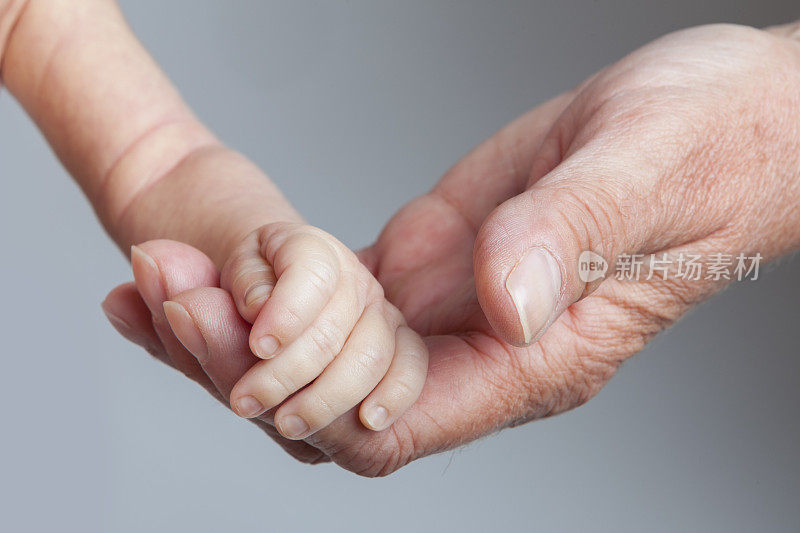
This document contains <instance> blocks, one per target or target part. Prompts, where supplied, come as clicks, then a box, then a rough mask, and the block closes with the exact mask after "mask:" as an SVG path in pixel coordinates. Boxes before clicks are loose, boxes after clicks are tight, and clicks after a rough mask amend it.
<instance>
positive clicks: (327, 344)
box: [308, 324, 344, 356]
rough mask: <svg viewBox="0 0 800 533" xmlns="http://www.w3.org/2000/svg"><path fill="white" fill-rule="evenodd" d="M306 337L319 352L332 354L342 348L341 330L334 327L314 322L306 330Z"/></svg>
mask: <svg viewBox="0 0 800 533" xmlns="http://www.w3.org/2000/svg"><path fill="white" fill-rule="evenodd" d="M308 339H309V341H310V342H311V344H312V345H313V347H314V349H315V350H316V351H318V352H319V353H323V354H325V355H329V356H333V355H335V354H337V353H339V351H340V350H341V348H342V344H344V339H343V338H342V335H341V332H340V331H339V330H338V329H337V328H334V327H328V326H325V325H319V324H315V325H313V326H311V328H310V329H309V330H308Z"/></svg>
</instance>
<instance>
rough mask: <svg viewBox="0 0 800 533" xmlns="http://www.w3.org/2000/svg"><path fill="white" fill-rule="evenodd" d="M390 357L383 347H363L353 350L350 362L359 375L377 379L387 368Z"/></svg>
mask: <svg viewBox="0 0 800 533" xmlns="http://www.w3.org/2000/svg"><path fill="white" fill-rule="evenodd" d="M391 355H392V354H391V353H390V352H389V351H388V350H386V348H385V347H384V346H376V345H370V346H364V347H360V348H358V349H356V350H354V353H353V357H352V362H353V366H354V367H355V369H356V371H357V372H358V373H359V374H360V375H363V376H370V377H373V378H379V377H381V375H382V374H383V372H384V371H385V369H386V367H387V366H388V364H389V362H390V360H391Z"/></svg>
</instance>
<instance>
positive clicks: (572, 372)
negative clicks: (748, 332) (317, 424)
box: [0, 0, 800, 476]
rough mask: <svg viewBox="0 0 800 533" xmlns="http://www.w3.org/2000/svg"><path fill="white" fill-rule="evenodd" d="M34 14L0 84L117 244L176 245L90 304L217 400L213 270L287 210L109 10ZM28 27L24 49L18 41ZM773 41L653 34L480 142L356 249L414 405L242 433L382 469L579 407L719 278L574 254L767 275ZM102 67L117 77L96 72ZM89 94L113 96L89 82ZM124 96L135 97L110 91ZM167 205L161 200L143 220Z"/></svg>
mask: <svg viewBox="0 0 800 533" xmlns="http://www.w3.org/2000/svg"><path fill="white" fill-rule="evenodd" d="M43 5H44V4H42V3H39V2H35V1H33V0H32V1H30V2H28V3H27V5H26V4H25V3H24V2H19V3H9V2H2V3H0V7H1V8H2V9H0V13H2V16H0V37H2V38H3V41H0V46H2V49H3V54H4V55H3V64H2V75H3V81H4V82H5V83H6V84H7V86H8V87H9V89H10V90H11V91H12V93H13V94H14V95H15V96H16V97H17V98H18V99H19V100H20V102H21V103H22V104H23V106H24V107H25V109H26V110H27V111H28V112H29V114H31V116H32V117H33V118H34V119H35V120H36V121H37V124H38V125H39V126H40V128H42V130H43V131H44V133H45V135H46V136H47V138H48V141H49V142H50V143H51V144H52V145H53V146H54V149H55V150H56V152H57V153H58V155H59V157H60V158H61V160H62V161H63V162H64V164H65V165H66V166H67V168H68V169H69V170H70V172H71V173H72V174H73V175H74V176H75V177H76V179H77V180H78V181H79V183H80V184H81V186H82V187H83V188H84V190H85V191H86V193H87V195H88V196H89V197H90V199H92V201H93V203H94V205H95V207H96V209H97V211H98V214H99V215H100V217H101V220H102V221H103V222H104V224H105V225H106V227H107V229H108V230H109V232H110V233H111V235H112V236H113V237H114V238H115V240H116V241H117V242H118V243H119V244H120V245H121V246H122V247H123V248H126V247H127V246H128V245H129V244H131V243H136V242H142V241H148V240H149V239H154V238H157V237H166V238H169V239H176V240H179V241H183V242H185V243H188V244H181V243H178V242H174V241H166V240H156V241H149V242H145V243H144V244H142V245H141V250H143V251H144V256H141V255H140V256H135V257H134V258H133V270H134V277H135V279H136V285H135V286H134V285H131V284H126V285H123V286H120V287H118V288H117V289H115V290H114V291H112V292H111V293H110V294H109V296H108V298H107V299H106V301H105V302H104V309H105V310H106V312H107V314H108V315H109V317H110V319H111V321H112V324H114V326H115V327H116V328H117V329H118V330H120V332H121V333H122V334H123V335H124V336H126V337H127V338H129V339H130V340H132V341H133V342H136V343H137V344H139V345H142V346H144V347H145V348H147V349H148V351H150V352H151V353H153V354H154V355H155V356H156V357H158V358H159V359H160V360H162V361H164V362H165V363H167V364H169V365H171V366H173V367H175V368H177V369H179V370H180V371H182V372H184V373H185V374H186V375H187V377H189V378H190V379H193V380H195V381H197V382H198V383H200V384H201V385H203V386H204V387H205V388H206V389H207V390H209V391H210V392H211V393H212V394H213V395H214V396H215V397H217V398H220V399H221V400H222V401H226V402H227V399H228V397H229V394H230V391H231V389H232V387H233V385H234V384H235V382H236V381H237V380H238V379H239V378H240V377H241V376H242V375H243V374H244V373H245V372H246V371H247V370H248V369H249V368H250V367H251V366H252V365H253V364H254V363H255V362H256V361H257V360H256V359H255V357H254V356H253V355H252V353H251V352H250V348H249V345H248V335H249V325H248V323H247V322H245V321H244V320H243V319H242V318H241V317H240V316H239V313H238V312H237V309H236V304H235V303H234V301H233V300H232V298H231V296H230V294H229V293H228V292H226V291H224V290H222V289H220V288H219V272H218V270H217V268H218V266H220V265H222V264H223V263H224V262H225V260H226V259H227V258H228V257H230V254H231V250H232V249H233V248H234V247H235V246H236V245H237V244H238V243H239V242H240V241H241V239H242V238H243V237H244V236H245V235H247V234H249V233H250V232H251V231H253V230H254V229H255V228H257V227H259V226H262V225H264V224H268V223H271V222H275V221H276V220H281V221H285V220H291V221H298V222H299V221H300V218H299V215H297V214H296V213H295V212H294V211H293V210H292V209H291V207H290V206H288V204H286V202H285V200H283V198H282V197H281V195H280V193H279V192H278V191H277V190H276V189H275V188H274V187H273V186H272V185H271V184H270V183H269V182H268V180H267V179H266V178H265V176H264V175H263V173H261V172H260V171H259V170H258V169H257V168H255V167H254V166H253V165H252V164H251V163H249V162H248V161H247V160H246V159H244V158H243V157H241V156H239V155H238V154H235V153H233V152H231V151H229V150H227V149H225V148H224V147H221V146H220V145H219V143H218V142H217V141H216V140H215V139H214V138H213V136H211V134H209V133H208V132H207V131H206V130H205V129H204V128H203V127H202V126H201V125H199V123H197V122H196V119H194V117H193V116H192V115H191V113H190V112H189V111H188V110H186V109H185V106H184V105H183V104H182V102H181V101H180V99H179V97H177V95H176V94H175V93H174V90H173V89H172V88H171V87H170V86H169V84H168V82H166V81H165V78H164V77H163V75H161V74H160V73H158V71H157V69H156V68H155V67H154V65H152V61H151V60H149V58H147V56H146V54H144V52H143V51H141V50H140V48H138V45H137V44H136V43H135V40H134V39H133V38H132V37H131V36H130V35H129V33H128V31H127V28H125V27H124V23H122V22H121V18H120V17H119V15H118V13H116V10H115V9H114V8H113V7H111V8H110V7H109V5H112V4H110V3H109V2H104V1H101V0H86V1H85V2H82V3H80V4H72V3H68V2H62V1H56V0H53V2H51V3H48V4H47V6H46V9H45V8H43V7H42V6H43ZM75 5H79V6H80V8H79V9H77V8H74V6H75ZM65 6H68V7H65ZM59 10H65V11H61V12H59ZM59 14H60V15H66V16H58V15H59ZM98 19H99V20H104V21H105V20H107V21H110V22H109V23H108V24H98V23H96V21H97V20H98ZM9 21H10V22H9ZM42 21H45V22H47V27H48V28H49V31H48V32H47V33H46V34H43V35H44V36H42V35H39V33H38V32H36V31H35V28H36V27H37V26H36V25H37V24H44V23H42ZM76 28H77V29H79V30H81V31H74V30H75V29H76ZM797 28H798V27H797V25H792V26H786V27H782V28H775V29H772V30H770V31H769V32H765V31H759V30H755V29H752V28H747V27H739V26H729V25H716V26H706V27H700V28H694V29H690V30H685V31H682V32H677V33H675V34H671V35H668V36H666V37H664V38H661V39H659V40H657V41H654V42H653V43H651V44H649V45H647V46H645V47H643V48H642V49H640V50H638V51H636V52H634V53H633V54H631V55H629V56H627V57H626V58H624V59H622V60H621V61H620V62H618V63H616V64H615V65H612V66H610V67H609V68H607V69H605V70H603V71H601V72H600V73H598V74H596V75H594V76H593V77H591V78H589V80H587V82H585V83H584V84H583V85H581V86H580V87H578V88H576V89H575V90H573V91H570V92H569V93H566V94H564V95H562V96H559V97H557V98H556V99H554V100H552V101H550V102H548V103H546V104H544V105H542V106H540V107H539V108H537V109H535V110H533V111H531V112H529V113H528V114H526V115H525V116H523V117H521V118H520V119H518V120H517V121H515V122H514V123H512V124H511V125H509V126H508V127H506V128H505V129H504V130H502V131H501V132H499V133H498V134H496V135H495V136H493V137H492V138H491V139H490V140H488V141H487V142H486V143H484V144H483V145H481V146H480V147H478V148H477V149H476V150H475V151H473V152H472V153H471V154H470V155H468V156H467V157H466V158H465V159H463V160H462V161H461V162H460V163H458V164H457V165H456V166H455V167H454V168H453V169H452V170H451V171H450V172H448V174H447V175H446V176H445V177H444V178H443V179H442V180H441V182H440V183H439V184H438V185H437V186H436V187H435V188H434V189H433V191H432V192H430V193H429V194H427V195H424V196H422V197H420V198H418V199H416V200H414V201H413V202H411V203H410V204H409V205H408V206H406V207H405V208H404V209H403V210H401V212H400V213H398V214H397V215H396V216H395V217H394V218H393V219H392V220H391V221H390V222H389V224H388V225H387V227H386V228H385V229H384V231H383V233H382V234H381V236H380V237H379V239H378V241H377V242H376V244H375V245H374V246H372V247H370V248H369V249H367V250H364V251H362V253H361V254H360V257H361V259H362V261H363V262H364V264H365V265H366V266H367V267H368V268H369V269H370V270H371V271H372V273H373V274H374V275H375V277H376V278H377V280H378V281H379V282H380V284H381V285H382V286H383V290H384V292H385V295H386V297H387V299H388V300H389V301H391V302H392V303H393V304H394V305H396V306H397V307H398V308H399V309H400V311H401V312H402V313H403V315H404V316H405V317H406V320H407V322H408V324H409V325H410V326H411V328H413V329H414V330H416V331H417V332H418V333H420V334H422V335H424V336H425V343H426V345H427V347H428V349H429V351H430V357H431V359H430V366H429V371H428V377H427V381H426V383H425V387H424V389H423V391H422V395H421V397H420V399H419V400H418V401H417V403H415V404H414V405H413V406H412V407H411V408H410V409H409V410H408V411H407V412H406V414H405V415H404V416H403V417H402V418H401V419H400V420H398V421H397V422H396V423H395V424H393V425H392V426H391V427H390V428H389V429H387V430H385V431H381V432H373V431H370V430H367V429H366V428H364V426H363V425H362V424H361V422H360V420H359V418H358V413H357V409H353V410H351V411H350V412H348V413H346V414H345V415H343V416H341V417H340V418H338V419H337V420H336V421H334V422H333V423H332V424H331V425H330V426H328V427H327V428H325V429H323V430H322V431H319V432H317V433H316V434H314V435H312V436H311V437H309V438H307V439H306V440H305V442H303V441H289V440H287V439H284V438H282V437H280V436H279V435H278V434H277V432H276V431H275V429H274V427H273V426H272V424H273V420H272V415H273V414H274V413H273V412H272V411H268V412H267V413H265V414H264V415H262V416H261V417H260V418H258V419H255V420H254V423H256V425H258V426H259V427H260V428H262V429H263V430H264V431H265V432H267V433H268V434H269V435H270V436H271V437H272V438H273V439H275V440H276V441H277V442H278V443H279V444H280V445H281V446H282V447H283V448H284V449H286V450H287V451H288V452H289V453H291V454H292V455H293V456H295V457H297V458H298V459H300V460H302V461H305V462H311V463H316V462H324V461H328V460H332V461H334V462H336V463H337V464H339V465H340V466H342V467H344V468H346V469H349V470H351V471H353V472H356V473H359V474H362V475H368V476H376V475H385V474H388V473H391V472H393V471H395V470H396V469H398V468H400V467H402V466H403V465H405V464H407V463H408V462H410V461H412V460H414V459H416V458H419V457H422V456H425V455H429V454H431V453H435V452H438V451H442V450H446V449H449V448H452V447H454V446H457V445H459V444H461V443H464V442H467V441H470V440H473V439H476V438H479V437H480V436H482V435H485V434H488V433H490V432H493V431H497V430H499V429H502V428H504V427H509V426H513V425H518V424H521V423H524V422H526V421H529V420H533V419H536V418H540V417H543V416H549V415H552V414H556V413H559V412H562V411H564V410H567V409H570V408H573V407H575V406H578V405H580V404H582V403H583V402H585V401H587V400H588V399H590V398H591V397H592V396H593V395H594V394H595V393H596V392H597V391H598V390H599V389H600V388H601V387H602V386H603V385H604V384H605V383H606V382H607V381H608V380H609V379H610V378H611V376H612V375H613V374H614V372H615V370H616V368H617V367H618V366H619V365H620V364H621V363H622V362H623V361H624V360H625V359H626V358H627V357H629V356H630V355H632V354H633V353H636V352H638V351H639V350H641V349H642V347H643V346H644V345H645V344H646V343H647V341H648V340H649V339H651V338H652V336H653V335H655V334H656V333H658V332H659V331H661V330H663V329H664V328H666V327H667V326H668V325H670V324H671V323H673V322H674V321H675V320H677V319H678V318H679V317H680V316H681V315H682V314H683V313H684V312H686V311H687V310H688V309H689V308H691V307H692V306H693V305H695V304H696V303H698V302H700V301H702V300H703V299H705V298H707V297H708V296H710V295H711V294H713V293H714V292H717V291H719V290H720V289H721V288H723V286H724V285H725V282H724V281H720V282H712V281H706V280H703V281H700V282H691V283H690V282H684V283H681V282H675V281H670V282H663V281H659V280H650V281H646V282H644V281H642V282H638V283H625V282H619V281H616V280H613V279H609V280H606V281H605V282H603V283H593V284H590V286H588V287H587V286H585V285H584V284H582V283H580V281H579V280H578V279H577V278H576V276H575V273H574V271H573V269H572V268H570V267H569V265H573V264H574V262H573V260H574V255H575V253H576V252H577V251H579V250H584V249H590V250H594V251H596V252H598V253H600V254H601V255H603V256H604V257H606V258H607V259H611V260H613V258H614V257H616V256H618V255H619V254H620V253H623V252H627V253H654V252H659V253H661V252H667V253H670V254H673V255H674V254H678V253H680V252H681V251H687V252H692V253H714V252H726V253H734V254H735V253H739V252H745V253H748V254H749V255H752V254H754V253H755V252H759V253H761V254H762V255H763V256H764V257H765V259H773V258H776V257H779V256H781V255H783V254H786V253H789V252H791V251H793V250H796V249H797V247H798V244H799V243H800V236H799V235H798V233H800V210H798V209H797V200H796V199H797V198H798V197H799V196H798V193H800V190H799V189H800V183H799V182H800V178H798V166H799V165H798V154H800V151H799V150H798V148H799V147H800V134H798V124H800V121H799V120H798V118H800V103H798V98H799V97H800V96H799V95H798V91H797V87H798V86H800V83H799V82H800V45H798V42H797V39H796V37H797V35H798V31H797ZM52 36H55V37H52ZM120 36H121V37H120ZM33 37H36V38H35V39H34V38H33ZM40 37H41V38H40ZM51 37H52V39H51ZM93 43H98V45H97V46H95V47H94V48H93ZM110 43H116V44H115V45H114V46H109V44H110ZM87 51H89V52H92V53H91V54H87ZM95 60H96V64H95V63H93V61H95ZM117 64H123V65H124V66H125V68H124V69H119V70H116V71H113V72H112V71H109V70H108V68H109V66H113V65H117ZM67 66H69V68H67ZM97 72H103V77H102V79H101V78H97V76H98V74H97ZM43 80H44V81H43ZM81 80H83V81H81ZM87 80H88V82H87ZM92 80H95V81H97V82H98V83H91V81H92ZM108 80H122V81H120V82H119V84H118V85H114V83H111V85H108V84H103V83H100V81H103V82H104V83H105V82H107V81H108ZM79 82H80V83H79ZM131 82H137V83H141V84H142V86H141V87H140V86H136V85H135V86H134V89H135V90H133V91H130V92H120V91H121V87H128V86H129V85H131ZM42 87H44V89H40V88H42ZM143 87H144V89H146V90H144V89H143ZM132 94H133V95H136V96H147V97H149V96H153V98H154V101H149V100H145V101H141V100H139V99H137V98H135V97H133V96H131V95H132ZM120 99H122V101H124V103H125V105H123V106H119V105H118V103H119V101H120ZM119 109H122V110H123V112H124V113H123V114H124V116H122V117H120V115H119ZM74 110H81V111H82V113H84V114H78V115H77V116H74V115H73V114H71V112H72V111H74ZM87 110H88V111H87ZM141 110H146V111H147V113H144V112H139V111H141ZM86 113H88V114H86ZM128 117H135V119H136V120H133V121H131V120H122V119H124V118H128ZM223 189H224V190H225V191H227V194H226V195H223V196H220V193H219V191H220V190H223ZM236 191H242V194H236ZM176 199H180V200H181V205H182V206H184V207H182V209H181V210H179V211H178V212H177V215H179V216H171V217H170V218H169V219H168V220H165V219H164V217H163V216H160V214H161V213H163V212H165V211H168V210H167V209H165V207H166V206H174V205H176ZM264 206H270V208H269V209H265V207H264ZM199 220H201V221H203V224H198V223H197V221H199ZM190 245H191V246H190ZM532 246H540V247H545V248H547V249H548V250H550V251H552V252H553V253H554V255H556V256H557V259H558V261H559V262H560V266H561V270H562V272H561V274H562V279H563V284H562V287H561V292H560V294H559V296H558V302H557V305H556V312H557V314H558V315H559V316H558V318H557V320H554V321H553V323H552V324H551V325H550V327H549V328H548V329H547V331H546V333H545V334H544V336H542V337H541V338H540V339H539V340H538V341H537V342H536V343H534V344H532V345H530V346H527V347H525V346H520V344H521V343H522V340H523V339H522V328H521V325H520V324H519V320H518V317H517V314H516V312H515V310H514V308H513V305H512V301H511V298H510V296H509V294H508V291H507V290H506V285H505V281H506V278H507V276H508V273H509V272H511V271H512V269H513V268H514V266H515V265H516V264H517V261H518V260H519V258H520V257H522V256H523V255H524V253H525V251H526V250H528V249H530V248H531V247H532ZM194 247H197V248H198V249H196V248H194ZM200 250H202V252H201V251H200ZM207 256H210V259H209V257H207ZM148 258H149V259H148ZM612 269H613V264H612ZM167 300H170V301H173V302H177V303H178V304H180V305H182V306H183V307H184V308H185V309H186V310H187V311H188V312H189V314H190V316H191V317H192V319H193V320H194V322H195V324H196V326H197V327H198V329H199V332H200V334H201V335H202V338H203V339H204V341H205V342H206V344H207V346H206V348H207V351H208V357H207V358H206V359H204V363H203V365H202V366H201V365H199V364H198V362H197V360H196V359H195V357H193V356H192V354H190V353H189V352H188V351H187V350H186V349H185V348H184V347H183V345H182V344H181V343H180V342H179V341H178V340H177V338H176V337H175V336H174V335H173V333H172V331H171V329H170V326H169V324H168V323H167V321H166V318H165V313H164V310H163V303H164V302H165V301H167Z"/></svg>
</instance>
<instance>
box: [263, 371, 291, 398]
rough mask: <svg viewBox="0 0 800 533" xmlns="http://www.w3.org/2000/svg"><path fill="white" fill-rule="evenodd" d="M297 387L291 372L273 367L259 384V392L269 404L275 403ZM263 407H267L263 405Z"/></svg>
mask: <svg viewBox="0 0 800 533" xmlns="http://www.w3.org/2000/svg"><path fill="white" fill-rule="evenodd" d="M298 389H299V386H298V383H296V382H295V380H294V378H293V377H292V375H291V373H289V372H284V371H282V370H280V369H273V370H272V371H271V372H270V373H269V376H268V379H266V380H265V381H264V382H263V383H262V384H261V392H262V394H263V395H264V398H265V399H267V400H268V401H269V403H270V404H271V405H277V404H278V403H280V402H282V401H283V400H284V399H285V398H286V397H288V396H290V395H292V394H294V393H295V392H296V391H297V390H298ZM265 407H267V406H266V405H265Z"/></svg>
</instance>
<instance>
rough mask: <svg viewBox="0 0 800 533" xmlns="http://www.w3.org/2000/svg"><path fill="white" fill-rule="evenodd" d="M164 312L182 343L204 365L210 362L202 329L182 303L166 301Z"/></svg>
mask: <svg viewBox="0 0 800 533" xmlns="http://www.w3.org/2000/svg"><path fill="white" fill-rule="evenodd" d="M164 314H165V315H167V321H168V322H169V325H170V326H171V327H172V332H173V333H175V336H176V337H178V340H179V341H181V344H183V346H184V347H185V348H186V349H187V350H189V351H190V352H191V353H192V355H194V356H195V358H196V359H197V361H198V362H199V363H200V364H201V365H204V364H206V363H207V362H208V359H209V354H208V345H207V344H206V340H205V338H204V337H203V335H202V333H200V330H199V329H197V326H196V325H195V323H194V320H192V317H191V315H189V312H188V311H187V310H186V308H185V307H183V306H182V305H181V304H179V303H176V302H170V301H166V302H164Z"/></svg>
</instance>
